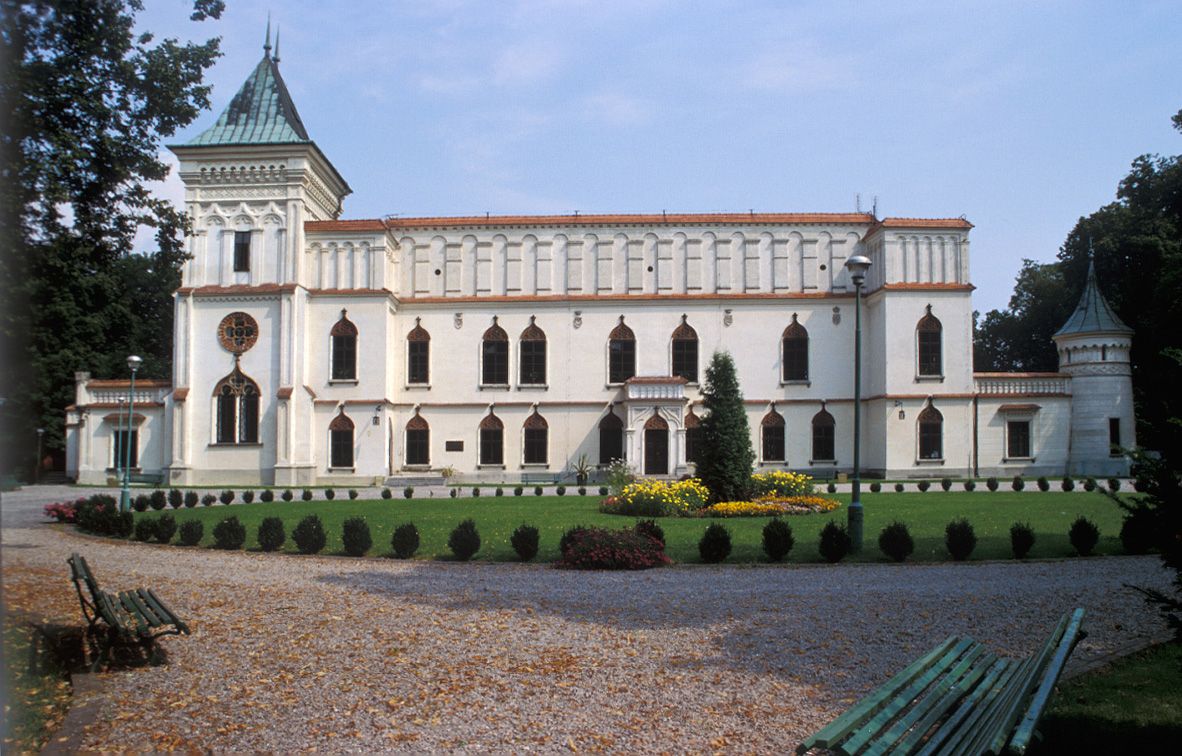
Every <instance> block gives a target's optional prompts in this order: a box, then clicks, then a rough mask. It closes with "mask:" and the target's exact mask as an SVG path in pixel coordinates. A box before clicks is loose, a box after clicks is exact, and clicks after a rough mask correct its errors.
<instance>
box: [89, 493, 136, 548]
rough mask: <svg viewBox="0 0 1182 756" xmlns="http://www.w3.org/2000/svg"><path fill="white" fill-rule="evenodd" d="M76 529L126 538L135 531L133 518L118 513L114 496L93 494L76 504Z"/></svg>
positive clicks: (128, 514) (130, 515)
mask: <svg viewBox="0 0 1182 756" xmlns="http://www.w3.org/2000/svg"><path fill="white" fill-rule="evenodd" d="M76 510H77V515H76V522H77V523H78V528H79V529H80V530H83V531H85V532H87V533H94V534H96V535H104V536H113V537H115V538H127V537H128V536H130V535H131V534H132V531H133V530H134V529H135V516H134V515H132V513H131V512H120V511H119V506H118V504H116V502H115V497H114V496H109V495H107V494H95V495H94V496H91V497H90V498H89V499H83V500H80V501H79V502H78V504H77V508H76Z"/></svg>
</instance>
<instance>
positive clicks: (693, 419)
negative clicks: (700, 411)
mask: <svg viewBox="0 0 1182 756" xmlns="http://www.w3.org/2000/svg"><path fill="white" fill-rule="evenodd" d="M682 422H683V423H684V425H685V461H686V462H694V463H697V461H698V455H699V454H700V453H701V451H702V419H701V418H700V417H698V416H697V415H695V414H694V408H693V407H692V406H691V407H690V408H689V411H688V412H686V413H685V419H684V420H683V421H682Z"/></svg>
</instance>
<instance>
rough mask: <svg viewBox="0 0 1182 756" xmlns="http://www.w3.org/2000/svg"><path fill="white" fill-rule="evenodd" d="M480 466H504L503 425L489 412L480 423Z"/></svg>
mask: <svg viewBox="0 0 1182 756" xmlns="http://www.w3.org/2000/svg"><path fill="white" fill-rule="evenodd" d="M480 464H482V465H503V464H505V425H504V424H503V423H502V422H501V419H500V418H499V417H497V416H496V415H494V414H492V413H491V412H490V413H489V414H487V415H485V416H484V419H483V420H481V421H480Z"/></svg>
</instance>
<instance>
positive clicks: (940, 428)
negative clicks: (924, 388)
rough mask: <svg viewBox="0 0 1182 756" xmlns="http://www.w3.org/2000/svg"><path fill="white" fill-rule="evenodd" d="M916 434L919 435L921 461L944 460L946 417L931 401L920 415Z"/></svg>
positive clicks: (917, 420)
mask: <svg viewBox="0 0 1182 756" xmlns="http://www.w3.org/2000/svg"><path fill="white" fill-rule="evenodd" d="M915 422H916V433H917V435H918V437H919V438H918V445H919V458H920V459H921V460H925V459H926V460H939V459H943V458H944V416H943V415H942V414H940V411H939V410H938V409H936V408H935V407H934V406H933V405H932V403H931V400H928V404H927V406H926V407H924V408H923V411H921V412H920V413H919V417H918V418H917V419H916V421H915Z"/></svg>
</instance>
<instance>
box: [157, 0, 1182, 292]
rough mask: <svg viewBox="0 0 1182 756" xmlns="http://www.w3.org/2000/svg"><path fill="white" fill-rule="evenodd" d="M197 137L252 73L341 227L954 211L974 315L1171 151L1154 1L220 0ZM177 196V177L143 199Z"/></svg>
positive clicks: (160, 19) (184, 9)
mask: <svg viewBox="0 0 1182 756" xmlns="http://www.w3.org/2000/svg"><path fill="white" fill-rule="evenodd" d="M147 4H148V6H149V7H148V8H147V10H146V11H145V12H144V13H143V14H142V15H141V17H140V19H141V26H142V27H143V28H144V29H147V30H151V31H153V32H154V33H155V34H156V35H157V36H159V37H163V36H178V37H181V38H193V39H203V38H205V37H207V36H212V35H220V36H221V37H222V49H223V51H224V53H225V55H224V57H223V58H222V59H221V60H220V61H219V62H218V63H217V65H216V66H215V68H214V69H213V71H212V72H211V73H210V75H209V77H208V80H209V81H210V83H212V84H213V85H214V91H213V112H212V113H208V114H205V115H203V116H202V117H200V118H199V119H198V121H197V122H196V123H195V124H194V125H193V126H191V127H189V128H188V129H186V130H185V131H183V132H181V133H180V134H179V135H177V137H176V138H174V139H169V140H166V141H167V142H169V143H172V142H175V141H184V140H186V139H188V138H190V137H192V136H195V135H196V134H197V133H199V132H200V131H202V130H203V129H205V128H206V127H208V126H209V125H210V124H212V122H213V120H214V119H215V118H216V115H217V113H219V112H221V110H222V109H223V108H224V107H225V106H226V104H227V103H228V101H229V99H230V98H231V97H232V96H233V94H234V93H235V92H236V91H237V89H238V87H239V86H240V85H241V83H242V81H243V80H244V79H245V78H246V76H247V74H248V73H250V71H251V70H252V69H253V67H254V66H255V64H256V63H257V62H258V60H259V58H260V57H261V56H262V49H261V47H262V41H263V32H264V29H265V26H266V22H267V14H268V12H270V13H271V18H272V28H275V27H279V29H280V35H281V37H280V40H281V41H280V57H281V62H280V70H281V71H282V72H283V76H284V79H285V80H286V82H287V85H288V88H289V89H290V90H291V93H292V96H293V98H294V100H295V102H296V106H297V107H298V108H299V111H300V115H301V117H302V118H303V121H304V124H305V126H306V127H307V128H308V131H309V133H310V135H311V136H312V138H313V139H314V140H315V141H316V142H317V144H318V145H320V147H321V149H322V150H323V151H324V152H325V154H326V155H328V157H329V159H330V160H332V161H333V163H334V164H335V165H336V167H337V169H338V170H339V171H340V172H341V174H342V175H343V176H344V177H345V179H346V180H347V181H348V182H349V184H350V185H351V186H352V188H353V192H354V193H353V194H352V195H351V196H350V197H348V198H347V199H346V200H345V214H344V217H347V218H370V217H382V216H385V215H391V214H395V215H466V214H478V213H484V212H490V213H493V214H518V213H569V212H572V211H575V210H578V211H579V212H580V213H598V212H626V213H641V212H659V211H661V210H667V211H670V212H717V211H735V212H746V211H747V210H755V211H756V212H760V211H767V212H773V211H778V212H848V211H852V210H853V209H854V207H855V197H856V195H857V194H859V193H860V194H861V195H862V206H863V208H864V209H868V208H869V207H870V206H871V204H872V202H873V199H874V197H877V198H878V210H879V214H880V216H881V215H890V216H915V217H955V216H961V215H963V216H965V217H966V218H968V219H969V220H970V221H972V222H973V223H974V224H975V226H976V228H975V229H974V230H973V232H972V234H971V237H970V238H971V240H972V274H973V281H974V283H975V284H976V285H977V287H978V290H977V292H976V294H975V295H974V305H975V307H976V308H977V309H979V310H982V311H985V310H988V309H992V308H1000V307H1004V306H1005V305H1006V303H1007V301H1008V299H1009V296H1010V293H1011V291H1012V288H1013V280H1014V276H1015V275H1016V273H1017V272H1018V270H1019V268H1020V266H1021V261H1022V259H1023V258H1032V259H1036V260H1041V261H1048V260H1051V259H1053V258H1054V256H1055V254H1056V253H1057V252H1058V249H1059V246H1060V245H1061V244H1062V242H1063V240H1064V239H1065V238H1066V235H1067V232H1068V231H1069V230H1070V229H1071V228H1072V226H1073V225H1074V224H1075V222H1076V221H1077V220H1078V219H1079V217H1080V216H1083V215H1087V214H1088V213H1091V212H1092V211H1094V210H1096V209H1097V208H1099V207H1101V206H1102V205H1103V204H1105V203H1107V202H1110V201H1112V200H1113V198H1114V193H1115V190H1116V186H1117V183H1118V182H1119V181H1120V179H1121V178H1122V177H1123V176H1124V175H1125V174H1126V173H1127V172H1128V168H1129V164H1130V163H1131V162H1132V160H1133V159H1134V158H1135V157H1136V156H1138V155H1140V154H1144V153H1160V154H1179V153H1182V136H1180V135H1178V134H1177V132H1175V131H1174V130H1173V129H1172V128H1171V125H1170V116H1171V115H1172V114H1174V113H1176V112H1177V111H1178V110H1179V109H1180V108H1182V86H1180V85H1182V44H1180V43H1179V40H1180V39H1182V11H1180V9H1179V7H1178V5H1177V3H1176V2H1137V1H1135V0H1130V1H1129V2H1107V3H1105V2H1067V1H1062V2H1057V1H1054V0H1047V1H1039V0H1027V1H1025V2H1011V1H1008V0H993V1H992V2H947V1H945V2H935V1H933V2H921V1H918V0H915V1H909V0H900V1H898V2H880V3H865V2H864V3H859V2H836V1H833V0H830V1H828V2H763V1H760V0H751V1H750V2H733V3H731V2H664V1H662V0H621V1H617V0H596V1H594V2H592V1H589V0H588V1H583V0H566V1H558V0H556V1H554V2H543V1H541V0H505V1H504V2H492V1H491V0H486V1H483V2H481V1H472V2H469V1H467V0H439V1H438V2H427V1H423V2H413V1H403V2H363V1H362V0H354V1H352V2H332V1H330V0H319V1H318V2H304V1H303V0H296V1H295V2H289V1H286V0H285V1H284V2H278V0H270V2H264V1H260V0H228V3H227V4H228V7H227V10H226V13H225V14H224V16H223V18H222V19H221V20H220V21H217V22H213V23H209V22H205V23H202V24H194V23H191V22H189V21H187V16H188V11H189V9H190V7H191V6H190V4H189V3H187V2H186V1H185V0H148V3H147ZM161 191H162V192H163V193H164V194H166V195H168V196H170V197H173V198H176V199H179V198H180V197H181V196H182V195H181V194H180V192H179V191H178V186H177V183H176V182H170V185H168V186H165V187H163V188H162V190H161Z"/></svg>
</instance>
